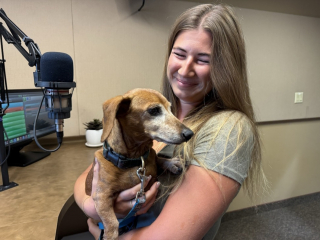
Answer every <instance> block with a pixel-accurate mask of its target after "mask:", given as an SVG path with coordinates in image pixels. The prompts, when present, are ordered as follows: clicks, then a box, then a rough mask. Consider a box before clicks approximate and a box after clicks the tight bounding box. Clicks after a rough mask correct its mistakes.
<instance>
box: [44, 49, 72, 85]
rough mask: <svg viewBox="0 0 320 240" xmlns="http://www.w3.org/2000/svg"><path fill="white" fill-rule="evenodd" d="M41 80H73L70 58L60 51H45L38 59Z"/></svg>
mask: <svg viewBox="0 0 320 240" xmlns="http://www.w3.org/2000/svg"><path fill="white" fill-rule="evenodd" d="M40 72H41V81H43V82H73V61H72V58H71V57H70V56H69V55H68V54H66V53H61V52H47V53H44V54H43V55H42V56H41V59H40Z"/></svg>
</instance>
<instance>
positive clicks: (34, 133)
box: [33, 94, 61, 152]
mask: <svg viewBox="0 0 320 240" xmlns="http://www.w3.org/2000/svg"><path fill="white" fill-rule="evenodd" d="M44 97H45V95H44V94H43V97H42V99H41V103H40V106H39V109H38V112H37V116H36V118H35V120H34V123H33V135H34V140H35V141H36V143H37V145H38V147H39V148H41V149H42V150H43V151H46V152H55V151H57V150H58V149H59V148H60V147H61V143H59V145H58V147H57V148H56V149H53V150H48V149H45V148H44V147H42V146H41V145H40V143H39V142H38V139H37V135H36V125H37V120H38V117H39V113H40V110H41V106H42V103H43V99H44Z"/></svg>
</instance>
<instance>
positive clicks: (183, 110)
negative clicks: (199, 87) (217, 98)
mask: <svg viewBox="0 0 320 240" xmlns="http://www.w3.org/2000/svg"><path fill="white" fill-rule="evenodd" d="M199 104H200V102H193V103H190V102H184V101H181V100H180V102H179V106H178V109H179V110H178V119H179V120H180V121H181V122H182V121H183V119H184V118H185V117H186V116H187V114H188V113H189V112H190V111H192V110H193V109H195V108H196V107H197V106H198V105H199Z"/></svg>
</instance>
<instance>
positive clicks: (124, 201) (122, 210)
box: [114, 176, 160, 218]
mask: <svg viewBox="0 0 320 240" xmlns="http://www.w3.org/2000/svg"><path fill="white" fill-rule="evenodd" d="M150 179H151V176H149V177H148V178H147V179H146V182H145V186H147V185H148V183H149V181H150ZM159 185H160V183H159V182H156V183H154V184H153V185H152V186H151V188H150V189H149V190H148V191H147V192H146V193H145V195H146V202H145V203H144V204H143V205H142V207H141V209H140V210H139V211H138V212H137V215H139V214H142V213H145V212H147V211H148V210H149V208H150V207H151V206H152V204H153V203H154V201H155V199H156V196H157V193H158V187H159ZM140 189H141V183H139V184H137V185H136V186H134V187H132V188H130V189H127V190H124V191H122V192H120V194H119V195H118V197H117V199H116V201H115V205H114V211H115V213H116V215H117V217H118V218H123V217H125V216H126V215H127V214H128V213H129V212H130V210H131V209H132V207H133V206H134V204H135V203H136V202H135V197H136V194H137V192H139V191H140Z"/></svg>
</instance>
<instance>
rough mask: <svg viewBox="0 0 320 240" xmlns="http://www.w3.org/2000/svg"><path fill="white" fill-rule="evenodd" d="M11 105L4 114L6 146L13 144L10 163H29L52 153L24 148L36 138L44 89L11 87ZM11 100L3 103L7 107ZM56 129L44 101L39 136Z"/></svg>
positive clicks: (15, 164) (3, 106) (16, 164)
mask: <svg viewBox="0 0 320 240" xmlns="http://www.w3.org/2000/svg"><path fill="white" fill-rule="evenodd" d="M8 96H9V107H8V109H7V110H6V111H5V115H4V117H3V126H4V129H5V131H6V132H7V135H8V139H7V137H6V135H5V134H4V133H3V134H4V138H5V145H6V149H8V146H9V145H10V147H11V149H10V155H9V158H8V165H9V166H23V167H25V166H27V165H29V164H31V163H34V162H36V161H39V160H40V159H43V158H44V157H46V156H48V155H50V152H43V151H37V152H31V151H29V152H28V151H27V152H20V150H21V149H22V148H23V147H25V146H26V145H28V144H30V143H31V142H32V141H33V140H34V133H33V123H34V120H35V118H36V115H37V112H38V109H39V105H40V103H41V99H42V97H43V92H42V90H41V89H19V90H8ZM5 102H7V101H5ZM6 106H7V104H2V108H3V109H4V108H5V107H6ZM54 132H55V124H54V119H49V118H48V113H47V112H46V111H45V103H44V101H43V104H42V107H41V111H40V114H39V117H38V121H37V125H36V135H37V138H40V137H43V136H46V135H49V134H51V133H54Z"/></svg>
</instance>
